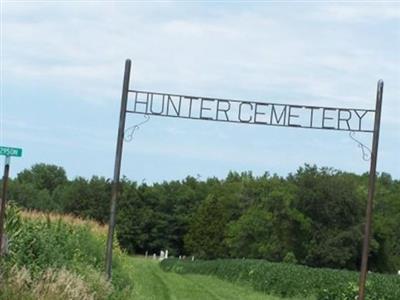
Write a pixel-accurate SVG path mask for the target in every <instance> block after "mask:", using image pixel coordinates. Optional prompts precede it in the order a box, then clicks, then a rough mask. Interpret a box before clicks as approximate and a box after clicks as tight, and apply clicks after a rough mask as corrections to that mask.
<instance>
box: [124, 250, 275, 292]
mask: <svg viewBox="0 0 400 300" xmlns="http://www.w3.org/2000/svg"><path fill="white" fill-rule="evenodd" d="M124 266H125V267H126V268H128V269H129V271H130V272H131V274H132V277H133V281H134V290H133V295H132V296H133V298H132V299H137V300H172V299H174V300H222V299H226V300H236V299H237V300H243V299H248V300H278V299H281V298H276V297H272V296H268V295H265V294H263V293H259V292H255V291H254V290H253V289H252V288H250V287H245V286H239V285H234V284H232V283H229V282H227V281H223V280H221V279H218V278H216V277H214V276H205V275H192V274H188V275H180V274H176V273H172V272H164V271H163V270H161V268H160V266H159V262H158V261H155V260H152V259H144V258H141V257H127V258H126V261H125V263H124Z"/></svg>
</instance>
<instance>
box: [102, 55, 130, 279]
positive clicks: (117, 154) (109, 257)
mask: <svg viewBox="0 0 400 300" xmlns="http://www.w3.org/2000/svg"><path fill="white" fill-rule="evenodd" d="M130 74H131V60H130V59H127V60H126V61H125V72H124V82H123V87H122V96H121V110H120V114H119V127H118V139H117V149H116V152H115V165H114V179H113V183H112V192H111V203H110V220H109V225H108V236H107V246H106V266H105V267H106V276H107V280H110V279H111V266H112V247H113V236H114V228H115V213H116V206H117V196H118V191H119V178H120V171H121V160H122V146H123V141H124V131H125V116H126V107H127V103H128V91H129V78H130Z"/></svg>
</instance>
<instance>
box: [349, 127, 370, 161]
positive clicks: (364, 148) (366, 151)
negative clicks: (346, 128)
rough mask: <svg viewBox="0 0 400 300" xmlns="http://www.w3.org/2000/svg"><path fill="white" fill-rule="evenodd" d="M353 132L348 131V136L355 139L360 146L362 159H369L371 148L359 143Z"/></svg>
mask: <svg viewBox="0 0 400 300" xmlns="http://www.w3.org/2000/svg"><path fill="white" fill-rule="evenodd" d="M355 134H356V133H355V132H354V131H350V133H349V136H350V138H351V139H352V140H353V141H355V142H356V143H357V145H358V147H359V148H361V151H362V159H363V160H365V161H369V160H370V159H371V155H372V152H371V149H370V148H368V147H367V146H365V145H364V144H363V143H361V142H360V141H359V140H357V139H356V138H355V137H354V136H355Z"/></svg>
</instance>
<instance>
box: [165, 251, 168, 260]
mask: <svg viewBox="0 0 400 300" xmlns="http://www.w3.org/2000/svg"><path fill="white" fill-rule="evenodd" d="M167 258H168V250H165V259H167Z"/></svg>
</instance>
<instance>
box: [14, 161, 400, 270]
mask: <svg viewBox="0 0 400 300" xmlns="http://www.w3.org/2000/svg"><path fill="white" fill-rule="evenodd" d="M367 192H368V174H363V175H357V174H353V173H347V172H341V171H338V170H334V169H331V168H318V167H317V166H311V165H304V166H302V167H300V168H299V169H298V170H297V171H296V172H295V173H293V174H289V175H288V176H286V177H281V176H277V175H270V174H269V173H265V174H263V175H262V176H254V175H253V174H252V173H251V172H242V173H237V172H230V173H229V174H228V175H227V176H226V178H224V179H218V178H208V179H205V180H200V179H199V178H195V177H191V176H188V177H186V178H185V179H183V180H179V181H178V180H174V181H169V182H167V181H164V182H162V183H154V184H151V185H149V184H146V183H140V184H138V183H136V182H133V181H130V180H129V179H128V178H126V177H124V178H123V179H122V180H121V185H120V196H119V198H118V204H117V205H118V206H117V207H118V209H117V238H118V241H119V243H120V245H121V246H122V247H123V248H124V249H126V251H128V252H129V253H140V254H144V253H145V252H146V251H148V253H150V254H152V253H158V252H159V251H160V250H161V249H168V250H169V253H170V254H172V255H174V256H178V255H194V256H196V257H199V258H205V259H214V258H260V259H266V260H269V261H273V262H287V263H298V264H304V265H308V266H313V267H330V268H343V269H350V270H358V269H359V265H360V261H361V256H360V253H361V247H362V237H363V230H364V227H363V222H364V215H365V205H366V199H367ZM110 195H111V180H110V179H107V178H104V177H98V176H93V177H92V178H90V179H86V178H83V177H77V178H74V179H72V180H69V179H68V178H67V175H66V172H65V170H64V169H63V168H62V167H59V166H55V165H47V164H35V165H33V166H32V167H31V168H30V169H26V170H23V171H22V172H20V173H19V174H18V175H17V176H16V178H15V179H12V180H11V181H10V183H9V195H8V197H9V199H11V200H12V201H14V202H16V203H17V204H18V205H20V206H22V207H24V208H27V209H35V210H41V211H47V212H52V211H53V212H60V213H70V214H74V215H77V216H80V217H83V218H91V219H95V220H97V221H99V222H101V223H107V221H108V216H109V201H110ZM399 216H400V181H399V180H394V179H392V177H391V176H390V175H389V174H387V173H381V174H379V176H378V180H377V191H376V198H375V204H374V225H373V228H374V230H373V239H372V242H371V254H370V269H371V270H372V271H377V272H397V270H400V218H399Z"/></svg>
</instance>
